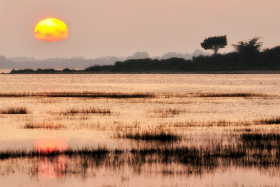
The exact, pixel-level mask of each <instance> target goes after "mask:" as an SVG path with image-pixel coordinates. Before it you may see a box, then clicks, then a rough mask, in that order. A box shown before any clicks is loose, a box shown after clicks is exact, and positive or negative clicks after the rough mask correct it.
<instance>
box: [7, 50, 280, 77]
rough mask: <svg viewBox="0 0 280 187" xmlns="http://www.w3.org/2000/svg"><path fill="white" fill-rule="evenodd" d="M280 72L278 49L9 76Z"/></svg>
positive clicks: (134, 60)
mask: <svg viewBox="0 0 280 187" xmlns="http://www.w3.org/2000/svg"><path fill="white" fill-rule="evenodd" d="M239 70H260V71H261V70H280V46H277V47H274V48H271V49H266V50H264V51H262V52H254V53H238V52H232V53H227V54H214V55H212V56H203V55H200V56H194V57H193V58H192V60H185V59H183V58H169V59H162V60H158V59H151V58H146V59H130V60H126V61H123V62H121V61H117V62H116V63H115V64H114V65H103V66H99V65H95V66H91V67H88V68H86V69H84V70H71V69H68V68H66V69H63V70H54V69H44V70H43V69H37V70H32V69H24V70H12V71H11V73H13V74H15V73H28V74H30V73H37V74H42V73H173V72H174V73H176V72H178V73H184V72H199V71H239Z"/></svg>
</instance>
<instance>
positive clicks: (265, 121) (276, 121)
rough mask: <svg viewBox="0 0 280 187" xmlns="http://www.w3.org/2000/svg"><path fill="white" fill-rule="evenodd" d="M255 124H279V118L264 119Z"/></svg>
mask: <svg viewBox="0 0 280 187" xmlns="http://www.w3.org/2000/svg"><path fill="white" fill-rule="evenodd" d="M255 122H256V123H261V124H280V117H272V118H264V119H260V120H256V121H255Z"/></svg>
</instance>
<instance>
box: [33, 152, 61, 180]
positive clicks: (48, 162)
mask: <svg viewBox="0 0 280 187" xmlns="http://www.w3.org/2000/svg"><path fill="white" fill-rule="evenodd" d="M35 168H36V175H37V179H38V181H41V182H43V183H45V182H51V181H52V180H54V179H58V178H62V177H63V176H64V175H65V171H66V158H65V155H59V156H56V157H54V158H49V157H43V158H40V157H39V158H38V159H37V161H36V164H35Z"/></svg>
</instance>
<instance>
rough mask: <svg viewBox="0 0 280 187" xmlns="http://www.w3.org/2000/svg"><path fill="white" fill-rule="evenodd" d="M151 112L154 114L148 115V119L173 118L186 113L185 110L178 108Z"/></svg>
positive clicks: (159, 109)
mask: <svg viewBox="0 0 280 187" xmlns="http://www.w3.org/2000/svg"><path fill="white" fill-rule="evenodd" d="M148 112H149V111H148ZM152 112H153V113H154V114H150V115H148V117H159V118H168V117H174V116H176V115H180V114H182V113H186V112H187V111H186V110H185V109H179V108H168V109H161V108H156V109H154V110H153V111H152Z"/></svg>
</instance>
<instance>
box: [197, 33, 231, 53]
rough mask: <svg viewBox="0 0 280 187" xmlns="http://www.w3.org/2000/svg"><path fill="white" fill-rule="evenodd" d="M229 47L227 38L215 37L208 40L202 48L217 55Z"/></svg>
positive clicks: (203, 43) (202, 44)
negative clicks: (219, 51)
mask: <svg viewBox="0 0 280 187" xmlns="http://www.w3.org/2000/svg"><path fill="white" fill-rule="evenodd" d="M226 46H227V36H226V35H225V36H214V37H209V38H206V39H205V40H204V41H203V42H202V43H201V47H202V48H203V49H205V50H208V49H210V50H213V51H214V53H215V54H217V53H218V50H219V49H221V48H225V47H226Z"/></svg>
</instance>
